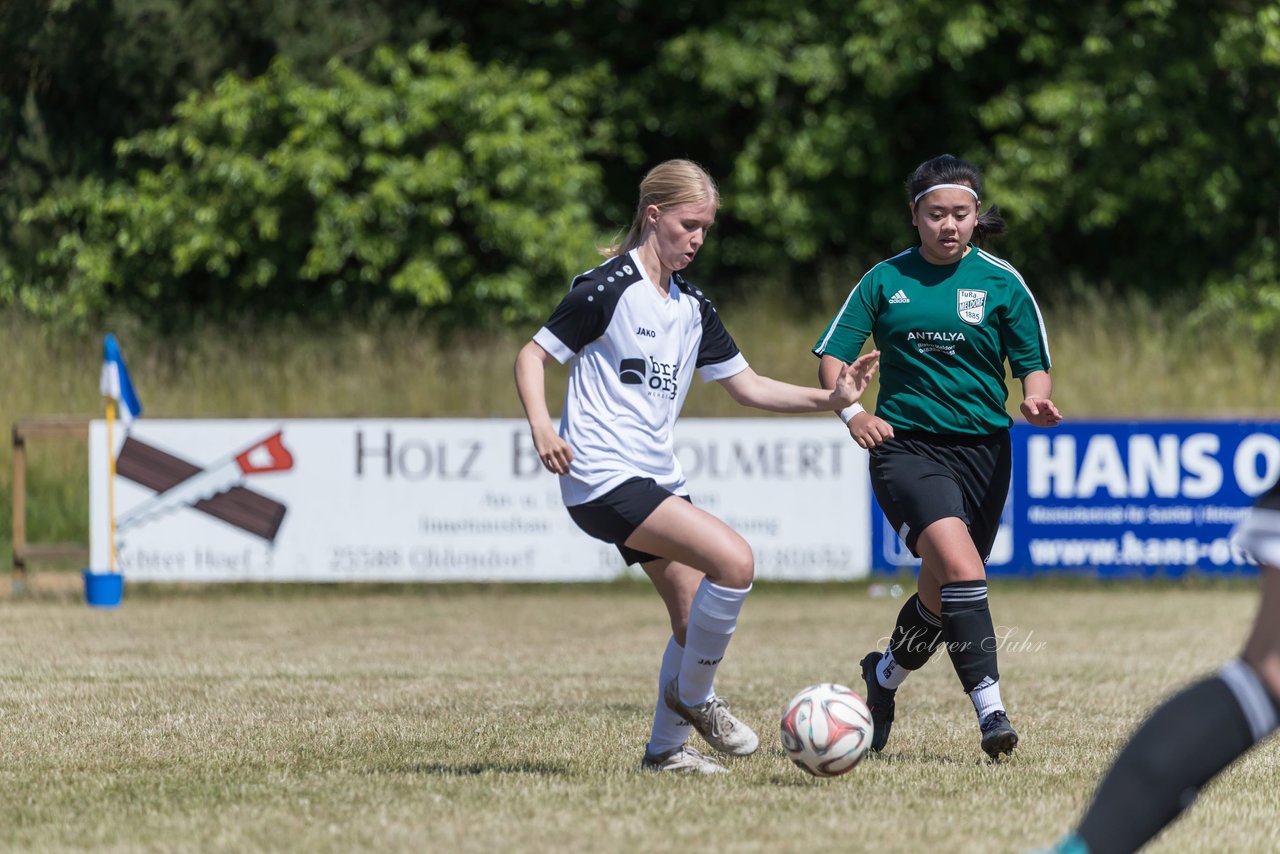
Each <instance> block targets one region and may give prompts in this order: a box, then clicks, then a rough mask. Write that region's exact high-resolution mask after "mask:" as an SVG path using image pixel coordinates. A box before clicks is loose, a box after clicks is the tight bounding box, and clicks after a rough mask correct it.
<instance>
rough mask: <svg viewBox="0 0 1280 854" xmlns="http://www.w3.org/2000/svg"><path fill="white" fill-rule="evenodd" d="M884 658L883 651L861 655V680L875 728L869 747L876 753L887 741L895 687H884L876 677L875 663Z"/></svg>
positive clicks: (890, 726) (891, 718) (891, 725)
mask: <svg viewBox="0 0 1280 854" xmlns="http://www.w3.org/2000/svg"><path fill="white" fill-rule="evenodd" d="M882 658H884V654H883V653H879V652H869V653H867V654H866V655H864V656H863V657H862V661H861V662H860V663H861V665H862V681H863V682H865V683H867V708H868V709H870V710H871V722H872V723H873V724H875V729H874V731H873V732H872V733H871V749H872V750H874V751H875V752H876V753H879V752H880V751H881V750H884V746H885V745H886V744H887V743H888V742H889V730H890V729H891V728H892V727H893V707H894V696H895V695H896V694H897V693H898V691H897V689H895V688H885V687H884V686H883V685H881V684H880V680H879V679H877V678H876V665H877V664H879V663H880V659H882Z"/></svg>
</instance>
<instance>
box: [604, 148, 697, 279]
mask: <svg viewBox="0 0 1280 854" xmlns="http://www.w3.org/2000/svg"><path fill="white" fill-rule="evenodd" d="M707 200H711V201H712V202H714V203H715V206H716V207H717V208H719V207H720V190H719V189H718V188H717V187H716V182H715V181H713V180H712V178H711V175H710V174H708V173H707V170H706V169H703V168H702V167H701V166H699V165H698V164H697V163H694V162H693V161H692V160H667V161H665V162H663V163H659V164H658V165H657V166H655V167H653V168H652V169H650V170H649V172H648V174H646V175H645V176H644V180H642V181H641V182H640V201H639V202H637V203H636V214H635V216H634V217H633V218H632V220H631V228H630V229H629V230H628V231H627V234H626V236H625V237H623V238H622V241H621V242H620V243H616V244H614V245H613V246H607V247H604V248H602V249H601V250H600V254H601V255H604V256H605V257H606V258H613V257H615V256H618V255H622V254H624V253H626V252H630V251H631V250H632V249H635V248H636V247H637V246H639V245H640V238H641V237H642V236H643V235H644V222H645V215H644V212H645V209H646V208H648V207H649V205H657V206H658V207H659V209H665V208H673V207H678V206H680V205H687V204H697V203H699V202H705V201H707Z"/></svg>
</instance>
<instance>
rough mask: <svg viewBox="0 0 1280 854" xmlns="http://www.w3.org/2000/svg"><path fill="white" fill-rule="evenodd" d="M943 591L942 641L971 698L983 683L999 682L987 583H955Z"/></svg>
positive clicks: (943, 586)
mask: <svg viewBox="0 0 1280 854" xmlns="http://www.w3.org/2000/svg"><path fill="white" fill-rule="evenodd" d="M941 589H942V639H943V640H945V641H946V642H947V652H948V653H949V654H950V655H951V664H952V666H954V667H955V669H956V675H957V676H959V677H960V684H961V685H962V686H963V687H964V692H965V693H966V694H968V693H969V692H970V691H972V690H973V689H974V688H977V687H978V685H979V684H980V683H981V682H982V680H984V679H990V680H991V681H992V682H998V681H1000V673H999V671H998V670H997V669H996V643H995V634H996V632H995V627H994V626H993V625H992V624H991V608H990V607H989V606H988V605H987V582H985V581H953V582H951V583H950V584H944V585H942V588H941Z"/></svg>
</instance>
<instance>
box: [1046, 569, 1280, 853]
mask: <svg viewBox="0 0 1280 854" xmlns="http://www.w3.org/2000/svg"><path fill="white" fill-rule="evenodd" d="M1259 673H1263V674H1266V675H1267V676H1268V677H1270V678H1269V679H1268V680H1267V681H1264V680H1263V679H1262V678H1259ZM1277 698H1280V572H1277V571H1274V570H1267V571H1265V573H1264V576H1263V588H1262V604H1261V607H1260V608H1259V610H1258V616H1257V618H1256V619H1255V620H1254V624H1253V632H1252V634H1251V636H1250V638H1249V641H1248V643H1247V644H1246V645H1245V651H1244V656H1243V659H1232V660H1231V661H1228V662H1227V663H1226V664H1225V665H1224V666H1223V667H1222V669H1221V670H1219V671H1218V672H1217V673H1216V674H1214V675H1213V676H1210V677H1209V678H1207V679H1202V680H1201V681H1199V682H1197V683H1195V684H1194V685H1191V686H1190V687H1188V688H1186V689H1184V690H1182V691H1181V692H1179V693H1178V694H1176V695H1174V696H1173V697H1171V698H1170V699H1168V700H1166V701H1165V702H1164V703H1163V704H1162V705H1161V706H1160V707H1159V708H1157V709H1156V710H1155V711H1154V712H1153V713H1152V714H1151V716H1150V717H1149V718H1148V719H1147V720H1146V721H1145V722H1144V723H1143V724H1142V725H1141V726H1140V727H1139V728H1138V729H1137V730H1136V731H1135V732H1134V734H1133V736H1132V737H1130V739H1129V741H1128V743H1127V744H1126V745H1125V746H1124V749H1122V750H1121V751H1120V753H1119V754H1118V755H1117V756H1116V759H1115V763H1114V764H1113V765H1112V766H1111V770H1110V771H1108V772H1107V776H1106V777H1105V778H1103V780H1102V783H1100V784H1099V786H1098V790H1097V792H1095V793H1094V796H1093V800H1092V802H1091V803H1090V804H1089V807H1088V809H1087V810H1086V811H1085V814H1084V818H1083V819H1081V821H1080V827H1079V829H1078V830H1077V831H1076V834H1075V835H1074V836H1069V837H1067V838H1066V839H1064V840H1063V841H1062V842H1060V843H1059V844H1058V847H1057V849H1055V850H1057V851H1061V852H1081V854H1086V853H1087V854H1113V852H1115V854H1120V852H1125V854H1127V852H1132V851H1137V850H1138V849H1139V848H1141V847H1142V846H1143V845H1145V844H1146V843H1147V842H1148V841H1149V840H1150V839H1152V838H1153V837H1154V836H1155V835H1156V834H1157V833H1159V832H1160V831H1161V830H1162V829H1164V828H1165V827H1166V826H1167V825H1168V824H1170V823H1171V822H1172V821H1174V820H1175V819H1176V818H1177V817H1178V816H1179V815H1181V814H1182V811H1183V810H1184V809H1186V808H1187V807H1188V806H1190V805H1191V804H1192V803H1193V802H1194V801H1195V799H1196V797H1197V796H1198V795H1199V793H1200V790H1201V789H1202V788H1203V787H1204V786H1205V784H1206V783H1208V782H1209V781H1210V780H1211V779H1213V778H1214V777H1215V776H1217V774H1218V773H1219V772H1221V771H1222V770H1223V769H1224V768H1226V767H1227V766H1228V765H1230V764H1231V763H1232V762H1234V761H1235V760H1236V759H1238V758H1239V757H1240V756H1241V755H1242V754H1244V753H1245V752H1246V751H1248V750H1249V748H1251V747H1253V746H1254V745H1255V744H1257V743H1258V742H1260V741H1262V740H1263V739H1264V738H1266V737H1267V736H1268V735H1269V734H1271V733H1272V732H1274V731H1275V729H1276V725H1277V720H1278V719H1280V699H1277Z"/></svg>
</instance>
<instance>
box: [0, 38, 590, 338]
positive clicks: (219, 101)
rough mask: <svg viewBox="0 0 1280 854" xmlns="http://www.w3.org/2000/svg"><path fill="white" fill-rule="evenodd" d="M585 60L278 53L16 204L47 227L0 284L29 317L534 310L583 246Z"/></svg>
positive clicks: (180, 323)
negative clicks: (347, 58)
mask: <svg viewBox="0 0 1280 854" xmlns="http://www.w3.org/2000/svg"><path fill="white" fill-rule="evenodd" d="M600 77H601V73H600V72H586V73H581V74H577V75H573V76H569V77H564V78H560V79H558V80H554V81H553V80H552V79H551V77H550V75H549V74H547V73H546V72H540V71H533V72H523V73H522V72H518V71H516V70H513V69H510V68H507V67H504V66H501V65H498V64H491V65H488V66H485V67H480V66H478V65H476V64H475V63H474V62H472V61H471V59H470V58H469V57H468V56H467V54H466V53H465V52H464V51H462V50H460V49H454V50H449V51H442V52H432V51H430V50H428V49H427V48H425V47H422V46H418V47H414V48H411V49H409V50H408V51H404V52H396V51H392V50H390V49H383V50H380V51H378V52H377V53H376V55H375V57H374V59H373V61H372V62H371V63H370V66H369V68H368V70H367V71H366V72H357V71H355V70H353V69H351V68H348V67H345V66H344V65H342V64H341V63H336V62H335V63H334V64H332V65H331V66H330V67H329V74H328V80H327V81H326V82H325V83H324V84H320V85H318V84H313V83H308V82H306V81H305V80H303V79H302V78H300V77H299V76H298V75H296V74H295V73H294V71H293V70H292V68H291V66H290V64H289V63H288V62H287V61H278V62H276V63H275V64H273V65H272V67H271V68H270V70H269V71H268V72H267V73H266V74H264V75H263V76H261V77H259V78H257V79H255V80H251V81H245V80H242V79H240V78H238V77H236V76H227V77H224V78H222V79H221V80H220V81H219V82H218V84H217V85H216V87H215V88H214V91H213V92H212V93H210V94H207V95H195V96H192V97H190V98H188V99H187V100H185V101H184V102H182V103H181V104H180V105H179V106H178V108H177V109H176V110H175V112H174V121H173V123H172V124H171V125H169V126H167V127H164V128H161V129H158V130H155V131H149V132H145V133H142V134H139V135H137V136H134V137H132V138H130V139H127V140H124V141H121V142H120V143H118V144H117V146H116V153H117V156H118V161H119V171H118V175H117V176H116V177H113V178H105V177H91V178H87V179H85V180H83V181H81V182H78V183H75V184H72V185H70V186H67V187H65V188H62V189H58V190H55V191H53V192H51V193H49V194H47V195H45V196H44V197H43V198H42V199H41V200H40V201H39V202H38V203H37V204H35V205H34V206H32V207H31V208H28V209H27V210H25V211H24V212H23V215H22V220H23V222H24V224H25V225H26V226H27V227H29V228H32V229H37V230H41V231H43V232H44V233H45V235H44V239H43V240H42V241H40V242H41V243H42V244H43V245H45V246H47V247H48V248H46V249H43V250H41V251H40V252H39V253H38V255H37V257H36V258H35V259H33V261H32V263H30V264H29V265H28V267H27V268H26V269H25V270H23V269H21V268H19V271H17V272H15V271H10V272H9V274H8V275H7V277H6V279H5V280H4V281H0V289H3V291H7V292H8V293H7V294H6V293H4V292H3V291H0V300H2V299H3V298H4V297H6V296H7V297H8V298H9V299H10V300H15V301H17V302H19V303H20V304H21V305H22V306H23V307H24V308H26V309H27V310H29V311H31V312H33V313H35V314H37V315H38V316H42V317H47V318H51V319H60V320H62V321H70V322H82V323H83V322H85V321H88V320H90V319H93V318H95V317H98V316H100V315H102V314H103V313H104V312H106V311H107V310H108V309H109V308H110V309H111V310H112V311H123V312H128V313H131V314H134V315H137V316H139V317H141V318H143V319H144V320H147V321H152V322H156V323H157V324H158V325H160V326H162V327H167V328H175V327H176V328H181V327H184V326H186V325H188V324H190V323H191V322H193V321H194V320H195V319H197V318H208V319H216V320H231V319H234V318H236V317H237V316H243V315H244V314H245V313H252V314H253V315H255V316H258V317H262V316H289V315H294V314H298V315H301V316H304V317H311V318H317V319H322V318H326V317H328V318H334V317H342V316H350V315H352V314H356V315H359V314H369V313H374V312H378V311H379V310H383V311H385V310H388V309H406V308H408V309H412V310H417V311H422V312H426V311H429V312H431V316H432V317H433V318H438V319H439V320H440V321H441V322H442V323H447V324H449V325H455V324H459V323H460V324H463V325H475V324H480V323H485V322H489V321H498V322H502V323H515V322H520V321H525V320H528V319H531V318H534V317H540V316H543V315H544V314H545V311H546V309H547V307H548V304H549V303H550V302H551V301H552V300H553V299H554V297H555V296H556V295H558V294H559V293H560V292H561V290H562V289H563V288H564V286H565V284H566V282H567V281H568V279H569V278H570V277H571V276H572V275H573V274H574V273H577V272H579V271H580V270H581V269H582V267H583V259H584V258H587V257H590V256H591V254H592V252H593V247H594V243H595V240H594V237H595V235H594V233H593V225H592V221H591V212H592V210H593V208H594V206H595V204H596V201H597V194H598V192H599V190H598V187H599V186H600V181H599V176H598V174H597V167H595V166H593V165H591V164H589V163H587V162H586V160H585V157H584V152H585V150H586V148H587V147H588V146H589V145H590V139H589V138H588V133H589V131H590V125H589V123H588V117H587V104H588V99H587V98H585V97H584V93H586V92H588V91H590V90H591V89H593V88H595V87H599V86H600V85H602V83H601V80H600Z"/></svg>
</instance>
